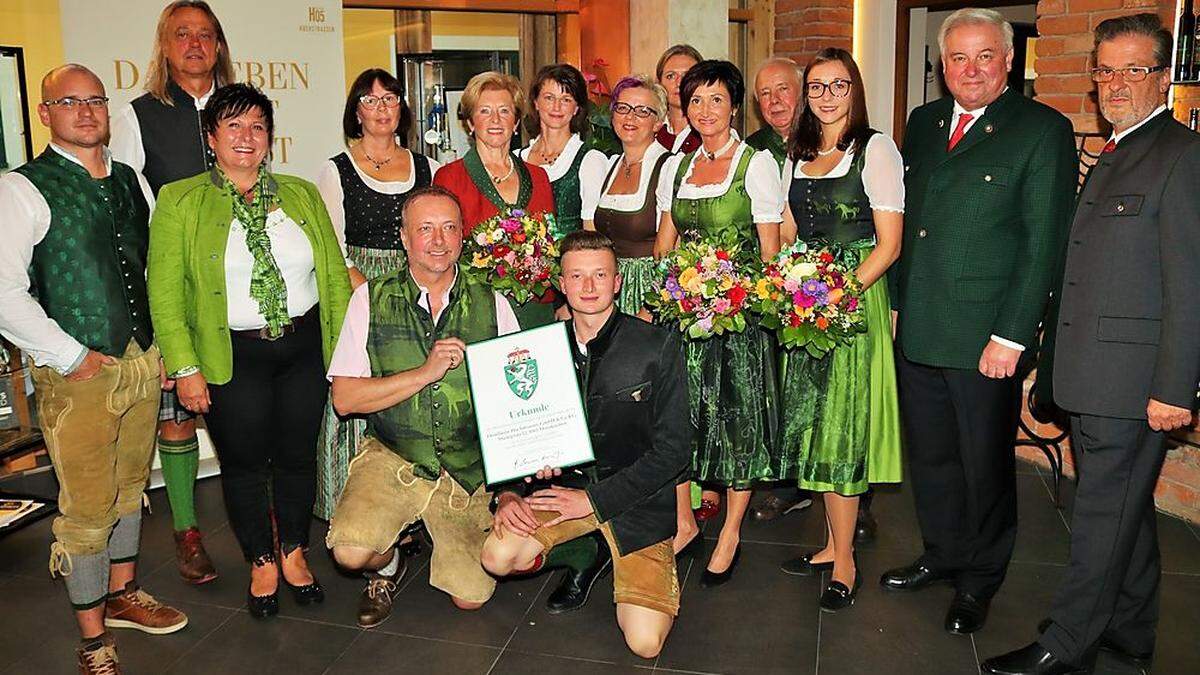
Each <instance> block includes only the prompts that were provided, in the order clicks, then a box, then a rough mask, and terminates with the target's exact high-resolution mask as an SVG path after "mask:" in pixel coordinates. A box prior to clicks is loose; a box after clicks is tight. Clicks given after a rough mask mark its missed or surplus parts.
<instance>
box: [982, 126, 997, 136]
mask: <svg viewBox="0 0 1200 675" xmlns="http://www.w3.org/2000/svg"><path fill="white" fill-rule="evenodd" d="M994 128H995V127H993V126H992V125H990V124H989V125H987V126H986V127H984V128H983V130H984V131H986V132H987V133H989V134H990V133H992V129H994Z"/></svg>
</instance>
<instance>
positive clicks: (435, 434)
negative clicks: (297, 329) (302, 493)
mask: <svg viewBox="0 0 1200 675" xmlns="http://www.w3.org/2000/svg"><path fill="white" fill-rule="evenodd" d="M401 221H402V225H401V230H400V239H401V241H402V242H403V243H404V250H405V251H406V252H407V253H408V266H407V267H402V268H400V269H399V270H396V271H395V272H392V273H390V274H386V275H384V276H381V277H376V278H375V279H372V280H371V281H369V282H367V283H364V284H362V285H360V286H359V287H358V288H357V289H355V291H354V295H353V296H351V298H350V306H349V307H348V308H347V309H346V318H345V321H344V323H343V324H342V332H341V335H340V336H339V337H338V344H337V348H336V349H335V350H334V353H333V359H332V360H331V361H330V364H329V372H328V375H329V379H330V380H331V381H332V382H333V388H332V396H333V407H334V409H335V410H337V412H338V414H341V415H350V414H358V415H366V416H367V435H366V437H364V439H363V442H362V443H361V444H360V445H359V452H358V455H357V456H355V458H354V460H353V461H352V462H351V463H350V473H349V476H348V478H347V479H346V487H345V489H343V491H342V496H341V497H340V498H339V499H338V503H337V506H336V507H335V508H334V512H333V518H331V519H330V521H329V534H328V536H327V537H326V539H325V543H326V545H327V546H328V547H329V548H330V549H331V550H332V551H333V557H334V559H336V560H337V562H338V564H339V565H341V566H342V567H344V568H346V569H349V570H359V571H364V572H367V573H368V579H369V580H370V582H369V583H370V586H369V587H368V589H367V593H368V594H369V595H370V596H372V597H375V598H376V599H377V600H379V601H380V602H377V603H376V604H375V605H373V606H372V607H371V609H370V616H369V617H362V616H360V617H359V625H360V626H363V627H364V628H370V627H373V626H377V625H379V624H381V623H383V622H384V621H385V620H386V619H387V618H388V616H389V615H390V614H391V600H392V598H393V597H394V595H395V593H396V584H397V582H398V581H399V578H400V576H401V575H402V574H403V570H402V568H401V566H400V560H399V558H400V555H401V554H400V553H398V552H397V551H396V549H395V544H396V540H397V539H399V537H400V533H401V532H403V531H404V530H405V529H407V528H408V526H410V525H412V524H413V523H414V522H416V521H417V520H423V521H424V522H425V528H426V529H427V530H428V531H429V536H430V538H432V539H433V558H432V560H431V562H430V569H429V583H430V585H432V586H433V587H435V588H437V589H440V590H442V591H444V592H445V593H447V594H448V595H449V596H450V598H451V601H452V602H453V603H454V605H455V606H456V607H458V608H459V609H465V610H471V609H478V608H480V607H482V606H483V604H484V603H485V602H487V601H488V599H489V598H491V597H492V591H494V590H495V588H496V581H495V580H494V579H492V577H490V576H488V574H487V572H485V571H483V567H482V566H481V565H480V562H479V552H480V550H481V549H482V548H483V542H484V540H485V539H486V538H487V534H488V530H489V529H490V528H491V526H492V514H491V511H490V510H489V505H490V501H491V494H490V493H489V492H488V490H487V486H486V485H484V480H483V455H482V453H481V451H480V448H479V434H478V432H477V430H476V428H475V413H474V409H473V407H472V401H471V390H470V386H469V385H468V382H467V373H466V370H467V369H466V367H465V366H464V365H463V357H464V355H465V353H466V346H467V344H468V343H472V342H478V341H480V340H487V339H490V338H494V337H496V336H497V335H504V334H507V333H513V332H516V331H518V330H520V327H519V326H518V324H517V318H516V316H515V315H514V314H513V310H512V307H511V306H510V305H509V303H508V300H506V299H505V298H504V296H502V295H500V294H498V293H496V292H494V291H493V290H492V289H491V288H490V287H488V286H486V285H485V284H482V283H479V282H477V281H475V280H473V279H472V278H471V277H468V276H467V275H466V274H461V273H460V272H459V268H458V257H459V254H460V253H462V247H463V224H462V209H461V208H460V207H459V205H458V199H457V198H456V197H455V196H454V194H453V193H451V192H450V191H448V190H447V189H446V188H443V187H439V186H428V187H423V188H417V189H416V190H413V191H412V192H411V193H409V198H408V201H406V202H405V203H404V207H403V209H402V210H401ZM382 605H386V606H382Z"/></svg>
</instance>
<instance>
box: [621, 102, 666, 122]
mask: <svg viewBox="0 0 1200 675" xmlns="http://www.w3.org/2000/svg"><path fill="white" fill-rule="evenodd" d="M612 111H613V114H614V115H629V114H631V113H632V114H633V116H634V117H636V118H638V119H642V120H648V119H650V118H651V117H657V116H658V111H657V110H655V109H654V108H651V107H650V106H645V105H629V104H628V103H618V104H616V105H614V106H613V108H612Z"/></svg>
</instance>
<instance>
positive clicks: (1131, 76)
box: [1092, 66, 1167, 82]
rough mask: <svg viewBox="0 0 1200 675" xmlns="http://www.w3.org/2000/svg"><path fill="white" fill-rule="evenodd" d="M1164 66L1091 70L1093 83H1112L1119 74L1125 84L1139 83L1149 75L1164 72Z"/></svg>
mask: <svg viewBox="0 0 1200 675" xmlns="http://www.w3.org/2000/svg"><path fill="white" fill-rule="evenodd" d="M1166 69H1167V67H1166V66H1129V67H1128V68H1092V81H1093V82H1112V79H1113V78H1114V77H1116V76H1117V73H1120V74H1121V79H1122V80H1124V81H1126V82H1141V81H1142V80H1144V79H1146V78H1147V77H1149V76H1150V73H1157V72H1158V71H1160V70H1166Z"/></svg>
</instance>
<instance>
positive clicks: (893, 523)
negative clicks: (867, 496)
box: [822, 482, 921, 560]
mask: <svg viewBox="0 0 1200 675" xmlns="http://www.w3.org/2000/svg"><path fill="white" fill-rule="evenodd" d="M872 490H874V492H875V495H874V497H873V498H872V501H871V515H873V516H875V522H876V523H877V525H878V527H877V528H876V534H875V540H874V541H872V542H870V543H867V544H863V545H861V546H860V548H862V549H864V550H865V549H880V550H889V551H903V552H906V553H910V554H912V556H911V557H912V558H913V559H914V560H915V559H916V556H917V555H918V554H920V553H921V526H920V524H919V523H918V522H917V507H916V505H915V503H914V502H913V495H912V483H911V482H904V483H899V484H888V485H875V486H873V487H872ZM823 543H824V540H822V544H823Z"/></svg>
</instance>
